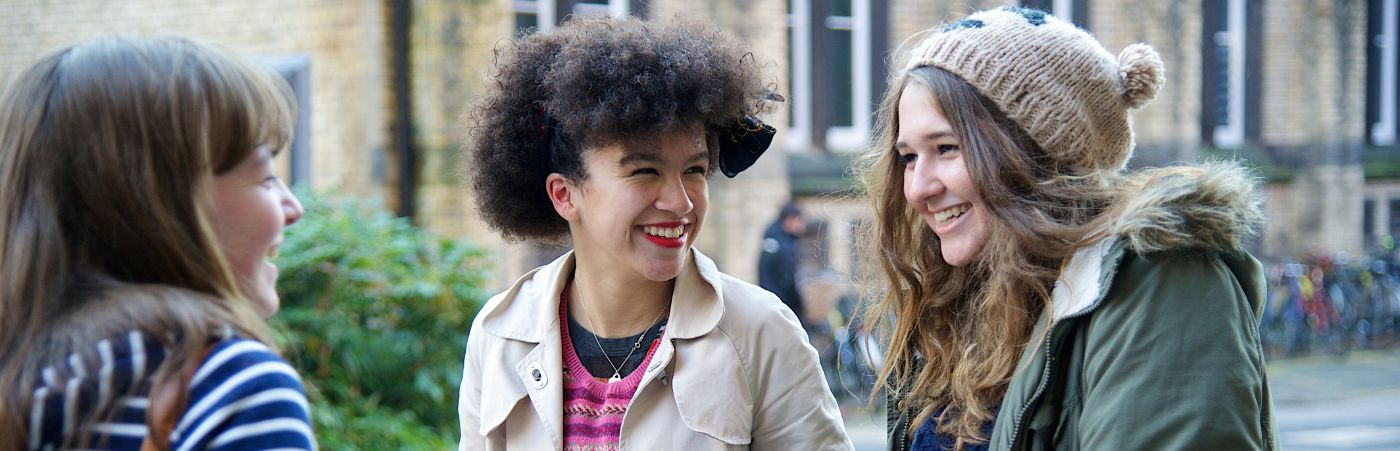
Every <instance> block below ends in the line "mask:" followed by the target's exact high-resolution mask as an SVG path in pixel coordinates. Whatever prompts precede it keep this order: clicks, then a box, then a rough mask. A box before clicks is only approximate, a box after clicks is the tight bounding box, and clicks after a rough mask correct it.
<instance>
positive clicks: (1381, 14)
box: [1366, 0, 1400, 146]
mask: <svg viewBox="0 0 1400 451" xmlns="http://www.w3.org/2000/svg"><path fill="white" fill-rule="evenodd" d="M1366 16H1367V18H1366V20H1367V30H1368V32H1367V35H1368V36H1369V37H1370V42H1369V43H1368V45H1367V46H1366V141H1367V143H1369V144H1371V145H1373V146H1393V145H1395V135H1396V128H1397V126H1400V121H1397V118H1396V115H1397V113H1396V87H1397V85H1400V81H1397V76H1396V59H1397V55H1400V30H1397V26H1398V25H1400V24H1397V22H1400V3H1397V2H1395V1H1390V0H1370V1H1369V2H1367V14H1366Z"/></svg>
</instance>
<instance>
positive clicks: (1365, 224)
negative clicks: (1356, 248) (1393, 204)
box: [1361, 199, 1376, 247]
mask: <svg viewBox="0 0 1400 451" xmlns="http://www.w3.org/2000/svg"><path fill="white" fill-rule="evenodd" d="M1361 240H1362V242H1363V243H1365V245H1366V247H1371V246H1373V245H1375V244H1376V201H1374V200H1371V199H1366V200H1364V201H1362V202H1361Z"/></svg>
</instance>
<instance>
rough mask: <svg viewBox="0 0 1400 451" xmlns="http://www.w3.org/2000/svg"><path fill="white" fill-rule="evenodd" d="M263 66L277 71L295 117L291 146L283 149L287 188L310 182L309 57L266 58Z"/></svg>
mask: <svg viewBox="0 0 1400 451" xmlns="http://www.w3.org/2000/svg"><path fill="white" fill-rule="evenodd" d="M263 61H264V64H266V65H267V66H268V67H271V68H272V69H273V70H275V71H277V73H278V74H280V75H282V78H283V79H285V80H287V84H288V85H290V86H291V87H292V96H293V97H295V98H296V102H297V117H296V119H295V125H293V126H292V142H291V143H290V145H288V146H287V154H288V155H287V169H286V171H285V172H283V173H284V174H286V180H287V184H288V185H291V186H296V185H299V184H302V183H307V182H310V181H311V57H309V56H305V55H298V56H291V57H283V58H268V59H265V60H263Z"/></svg>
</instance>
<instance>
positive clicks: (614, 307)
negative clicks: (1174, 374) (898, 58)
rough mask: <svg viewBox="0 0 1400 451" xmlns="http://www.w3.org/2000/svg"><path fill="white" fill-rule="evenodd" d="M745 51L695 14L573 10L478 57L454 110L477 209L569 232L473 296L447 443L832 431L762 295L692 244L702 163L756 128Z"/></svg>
mask: <svg viewBox="0 0 1400 451" xmlns="http://www.w3.org/2000/svg"><path fill="white" fill-rule="evenodd" d="M777 99H779V98H778V97H777V96H776V95H774V94H771V93H770V92H769V91H768V90H767V89H766V88H765V87H764V86H763V84H762V83H761V80H760V78H759V65H758V64H757V63H756V62H755V61H754V60H753V57H752V55H750V54H748V53H746V51H745V50H743V49H742V48H740V47H739V46H738V45H737V44H736V43H734V42H733V41H731V40H730V39H728V38H726V37H724V36H722V35H721V34H720V33H719V32H718V31H717V30H715V29H714V28H713V27H711V26H707V25H702V24H699V23H694V22H689V21H685V20H679V19H677V20H675V21H672V22H668V23H661V22H651V21H641V20H638V19H634V18H626V19H615V18H606V17H574V18H573V19H571V20H570V21H569V22H567V23H565V24H564V25H562V26H560V27H559V28H556V29H554V30H552V31H549V32H537V33H534V34H531V35H528V36H526V37H524V38H521V39H520V40H519V41H518V42H516V43H514V45H513V46H511V47H510V48H509V49H507V50H506V51H505V52H503V54H501V55H498V64H497V68H496V73H495V74H494V75H493V77H492V79H491V82H490V84H489V85H488V87H487V92H486V94H485V95H484V97H483V98H482V99H481V100H480V101H479V103H478V104H477V105H476V107H475V109H474V110H473V111H472V112H471V113H470V115H469V118H468V130H469V133H470V142H469V144H468V145H467V151H466V152H467V157H468V165H469V166H470V169H469V171H470V174H469V175H470V177H471V183H472V186H473V188H474V189H475V192H476V203H477V208H478V210H479V211H480V213H481V215H482V217H483V218H484V219H485V220H486V222H487V223H488V224H490V225H491V227H493V228H494V229H496V230H497V231H499V232H500V233H501V234H502V235H503V236H504V237H506V238H507V239H511V240H517V241H518V240H542V241H555V242H564V241H567V242H570V243H571V244H572V245H573V251H571V252H569V253H567V254H565V255H564V256H562V257H560V258H559V259H557V260H555V261H554V262H552V263H549V264H547V265H544V266H542V267H539V268H536V269H534V270H532V271H530V272H529V273H526V274H525V275H524V276H522V277H521V278H520V279H519V280H517V281H516V282H515V283H514V284H512V285H511V287H510V288H509V289H507V290H506V291H505V292H503V293H500V294H498V295H496V296H494V297H492V298H491V300H490V301H489V302H487V304H486V305H485V306H484V307H483V308H482V309H481V311H480V312H479V313H478V314H477V316H476V320H475V321H474V323H473V325H472V330H471V335H470V338H469V339H468V341H467V352H466V358H465V360H466V362H465V365H464V369H463V376H462V387H461V398H460V402H459V405H458V408H459V411H460V417H461V423H462V424H461V426H462V442H461V449H464V450H465V449H526V450H538V449H561V448H562V449H588V450H593V449H620V448H623V447H626V448H627V449H639V450H650V449H676V450H681V449H683V450H704V449H739V448H745V447H753V448H757V449H782V450H787V449H802V450H809V449H813V450H814V449H849V448H850V447H851V445H850V442H849V441H848V439H847V438H846V435H845V431H844V426H843V425H842V422H841V418H840V414H839V412H838V410H837V408H836V402H835V400H834V398H833V397H832V395H831V393H830V391H829V390H828V388H827V386H826V382H825V379H824V378H823V376H822V372H821V369H820V367H819V366H818V363H817V354H816V351H815V350H813V349H812V347H811V346H810V345H808V344H807V341H806V336H805V335H804V333H803V331H802V328H801V326H799V323H798V321H797V318H796V317H795V316H793V314H792V312H791V311H790V310H788V309H787V307H785V306H784V305H783V304H782V302H780V301H779V300H778V298H777V297H775V296H774V295H773V294H771V293H769V292H767V291H764V290H762V289H760V288H758V287H756V286H754V285H750V284H748V283H744V282H742V281H740V280H738V279H735V278H733V277H730V276H728V275H726V274H723V273H721V272H719V270H718V269H717V268H716V267H715V263H714V262H713V261H711V260H710V259H709V258H708V257H706V256H705V255H704V254H702V253H700V252H699V251H698V250H696V249H694V248H693V247H692V245H693V244H694V242H695V238H696V236H697V235H699V233H700V232H701V228H702V226H703V225H704V222H705V216H706V211H707V209H708V208H709V193H708V190H709V188H708V185H709V179H710V177H711V176H712V175H713V174H714V173H715V172H717V171H718V172H724V173H725V175H727V176H730V177H732V176H734V175H736V174H737V173H738V172H739V171H742V170H743V169H745V168H747V167H748V165H749V164H751V163H752V162H753V161H754V159H755V158H756V157H757V156H758V154H759V153H761V152H762V151H763V150H764V149H766V148H767V146H768V144H769V142H770V141H771V139H772V133H773V129H772V128H771V127H767V126H766V125H763V124H762V123H761V122H758V121H757V120H756V119H755V118H754V117H753V115H754V114H757V113H760V112H763V111H765V110H767V109H768V108H769V106H770V105H769V104H770V102H771V101H773V100H777Z"/></svg>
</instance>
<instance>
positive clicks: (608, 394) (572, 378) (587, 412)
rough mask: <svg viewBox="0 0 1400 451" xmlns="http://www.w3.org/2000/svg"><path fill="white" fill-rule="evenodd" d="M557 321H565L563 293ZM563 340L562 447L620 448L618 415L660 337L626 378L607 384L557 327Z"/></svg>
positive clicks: (622, 412) (584, 450)
mask: <svg viewBox="0 0 1400 451" xmlns="http://www.w3.org/2000/svg"><path fill="white" fill-rule="evenodd" d="M561 298H563V299H561V302H560V303H559V323H560V324H569V323H568V301H567V299H568V298H567V296H561ZM559 334H560V336H561V338H562V339H563V342H564V449H565V450H571V451H573V450H577V451H612V450H621V449H622V445H621V432H622V417H623V416H624V415H625V414H626V413H627V405H628V404H629V403H631V401H632V396H633V395H635V394H636V393H637V385H638V384H640V383H641V382H642V375H644V374H646V368H647V364H648V363H650V362H651V357H652V355H653V354H655V353H656V347H657V344H659V343H660V342H661V339H660V337H657V338H656V339H654V340H652V342H651V345H650V346H648V347H647V353H646V356H645V357H643V359H642V364H641V365H638V366H637V369H636V370H633V371H632V372H631V373H629V374H627V376H626V377H623V378H622V379H620V380H618V381H617V382H614V383H611V384H610V383H608V379H607V378H606V377H593V375H592V374H589V373H588V369H586V368H584V367H583V362H582V361H580V360H579V358H578V353H576V352H574V345H573V342H572V341H571V340H570V339H569V328H568V327H567V326H564V327H560V328H559Z"/></svg>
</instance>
